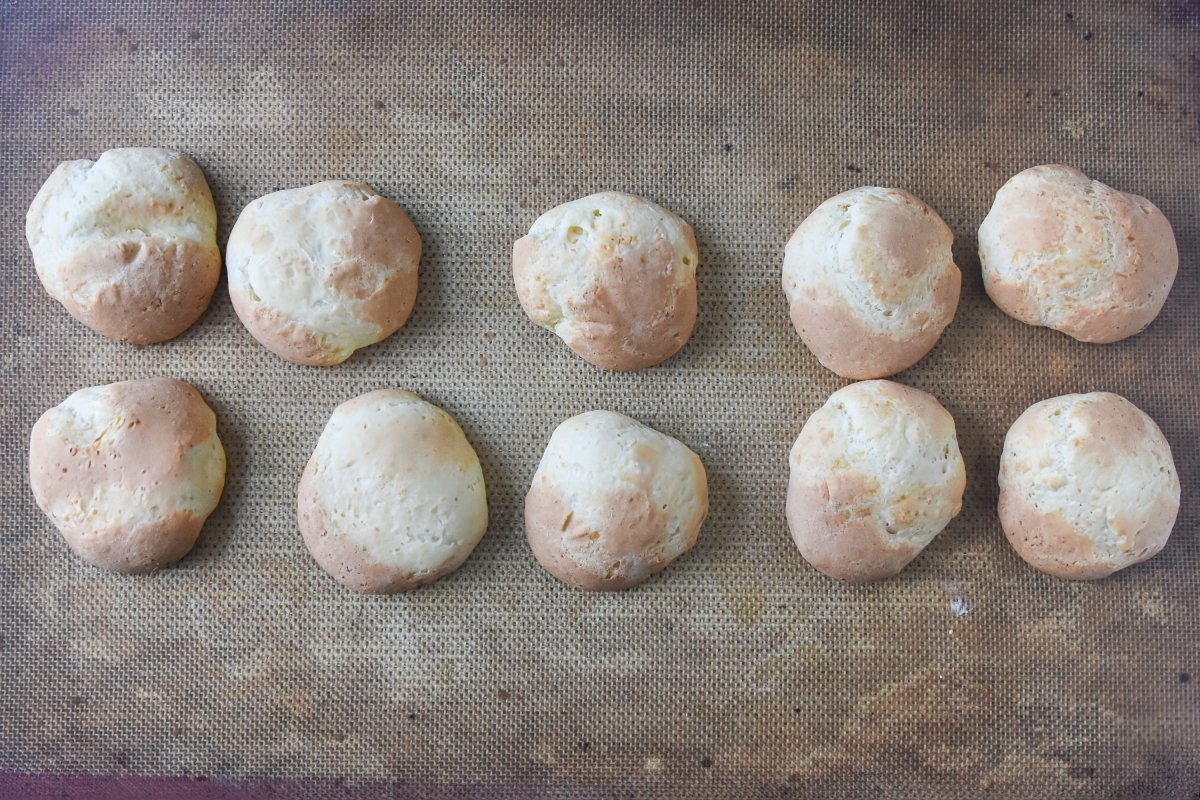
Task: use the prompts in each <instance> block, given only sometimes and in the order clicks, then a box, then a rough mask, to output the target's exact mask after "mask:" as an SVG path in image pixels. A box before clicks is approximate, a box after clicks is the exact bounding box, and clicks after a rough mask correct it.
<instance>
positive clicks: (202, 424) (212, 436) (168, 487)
mask: <svg viewBox="0 0 1200 800" xmlns="http://www.w3.org/2000/svg"><path fill="white" fill-rule="evenodd" d="M29 483H30V485H31V486H32V487H33V495H34V497H35V498H36V500H37V504H38V506H40V507H41V509H42V511H44V512H46V515H47V516H49V517H50V519H51V520H52V521H53V522H54V525H55V527H57V528H58V530H59V531H61V532H62V535H63V537H64V538H65V539H66V540H67V544H68V545H69V546H70V548H71V549H72V550H73V551H75V554H76V555H78V556H79V557H80V558H82V559H83V560H84V561H87V562H88V563H90V564H94V565H96V566H97V567H103V568H104V569H109V570H115V571H117V572H144V571H147V570H152V569H158V568H160V567H165V566H168V565H170V564H174V563H175V562H176V561H178V560H179V559H181V558H183V557H184V556H185V555H187V553H188V551H190V550H191V549H192V545H194V544H195V543H196V538H197V537H198V536H199V535H200V528H201V527H202V526H203V525H204V521H205V520H206V519H207V518H208V515H209V514H211V513H212V511H213V509H215V508H216V507H217V501H218V500H220V498H221V491H222V489H223V488H224V486H225V451H224V449H222V447H221V440H220V439H218V438H217V418H216V416H215V415H214V414H213V412H212V409H210V408H209V407H208V405H207V404H206V403H205V402H204V398H202V397H201V396H200V393H199V392H197V391H196V390H195V389H194V388H193V387H191V386H190V385H188V384H186V383H184V382H183V381H178V380H173V379H170V378H153V379H149V380H138V381H124V382H121V383H112V384H109V385H107V386H93V387H91V388H88V389H80V390H79V391H78V392H75V394H73V395H71V396H70V397H68V398H67V399H66V400H64V401H63V402H62V403H60V404H59V405H57V406H55V407H54V408H52V409H50V410H49V411H47V412H46V413H45V414H43V415H42V416H41V419H39V420H38V421H37V423H36V424H35V425H34V426H33V433H32V435H31V436H30V443H29Z"/></svg>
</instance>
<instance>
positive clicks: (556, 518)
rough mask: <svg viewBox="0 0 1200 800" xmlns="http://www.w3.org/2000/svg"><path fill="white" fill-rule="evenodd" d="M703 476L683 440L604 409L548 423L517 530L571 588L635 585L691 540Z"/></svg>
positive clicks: (701, 509) (702, 503)
mask: <svg viewBox="0 0 1200 800" xmlns="http://www.w3.org/2000/svg"><path fill="white" fill-rule="evenodd" d="M706 516H708V480H707V476H706V475H705V472H704V465H703V464H701V463H700V458H699V457H698V456H697V455H696V454H695V453H693V452H692V451H691V450H689V449H688V448H687V446H686V445H684V444H683V443H682V442H680V441H678V440H676V439H672V438H671V437H670V436H667V435H665V434H662V433H659V432H658V431H656V430H652V429H651V428H647V427H646V426H645V425H642V424H640V423H638V422H635V421H634V420H632V419H630V418H629V417H626V416H622V415H621V414H616V413H614V412H612V411H589V412H587V413H585V414H580V415H579V416H576V417H571V418H570V419H569V420H567V421H566V422H564V423H562V424H561V425H559V426H558V428H557V429H555V431H554V434H553V435H552V436H551V437H550V443H549V444H548V445H547V446H546V452H545V454H544V455H543V456H542V460H541V463H540V464H538V468H537V472H536V474H534V476H533V485H532V486H531V487H530V489H529V494H528V495H526V497H525V534H526V536H527V537H528V538H529V546H530V548H532V550H533V555H534V556H535V557H536V558H537V560H538V563H540V564H541V565H542V566H543V567H544V568H545V569H546V571H547V572H549V573H550V574H551V575H553V576H554V577H555V578H558V579H559V580H560V581H562V582H563V583H565V584H567V585H569V586H573V587H575V588H577V589H586V590H591V591H607V590H612V589H626V588H628V587H630V586H636V585H637V584H639V583H642V582H643V581H645V580H647V579H648V578H650V577H651V576H653V575H655V574H656V573H658V572H660V571H661V570H663V569H664V568H666V566H667V565H668V564H670V563H671V562H672V561H673V560H675V559H676V558H678V557H679V556H681V555H682V554H684V553H686V552H687V551H688V550H690V549H691V548H692V545H694V544H695V543H696V536H697V534H698V533H699V531H700V525H701V524H702V523H703V522H704V519H705V517H706Z"/></svg>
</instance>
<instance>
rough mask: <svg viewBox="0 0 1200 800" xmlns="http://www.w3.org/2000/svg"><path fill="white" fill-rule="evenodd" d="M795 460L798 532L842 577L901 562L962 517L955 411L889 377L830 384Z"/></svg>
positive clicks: (878, 574) (793, 510)
mask: <svg viewBox="0 0 1200 800" xmlns="http://www.w3.org/2000/svg"><path fill="white" fill-rule="evenodd" d="M790 462H791V481H790V483H789V484H788V494H787V520H788V527H789V528H790V529H791V532H792V538H793V539H794V540H795V542H796V546H797V547H798V548H799V549H800V553H801V555H803V556H804V558H805V559H806V560H807V561H808V562H809V563H810V564H812V565H813V566H814V567H816V568H817V569H819V570H820V571H821V572H823V573H825V574H826V575H828V576H830V577H832V578H840V579H841V580H846V581H872V580H877V579H879V578H886V577H889V576H891V575H895V574H896V573H898V572H900V570H902V569H904V567H905V566H906V565H907V564H908V562H910V561H912V560H913V559H914V558H916V557H917V555H919V554H920V552H921V551H922V550H924V549H925V546H926V545H928V544H929V543H930V542H931V541H933V538H934V537H935V536H937V535H938V534H939V533H940V532H941V531H942V529H943V528H945V527H946V525H947V524H948V523H949V522H950V520H951V519H953V518H954V517H955V516H957V515H958V512H959V510H960V509H961V508H962V497H963V490H964V489H965V488H966V482H967V474H966V467H965V466H964V465H963V459H962V455H961V454H960V453H959V451H958V439H957V437H956V436H955V431H954V420H953V419H951V417H950V413H949V412H948V411H946V409H944V408H943V407H942V405H941V403H939V402H938V401H937V399H936V398H934V397H933V396H932V395H929V394H926V393H925V392H922V391H920V390H919V389H913V388H910V387H908V386H902V385H900V384H898V383H893V382H891V381H882V380H877V381H863V382H861V383H852V384H850V385H849V386H847V387H845V388H843V389H839V390H838V391H836V392H834V393H833V394H832V395H831V396H830V397H829V400H828V401H826V403H825V405H824V406H822V407H821V408H819V409H817V411H816V413H814V414H813V415H812V416H811V417H809V418H808V422H806V423H805V424H804V428H803V429H802V430H801V431H800V435H799V436H798V437H797V438H796V443H795V444H794V445H793V446H792V452H791V458H790Z"/></svg>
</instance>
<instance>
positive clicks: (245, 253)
mask: <svg viewBox="0 0 1200 800" xmlns="http://www.w3.org/2000/svg"><path fill="white" fill-rule="evenodd" d="M225 255H226V259H225V260H226V263H227V265H228V266H227V268H228V271H229V296H230V298H232V300H233V308H234V310H235V311H236V312H237V315H238V317H239V318H241V320H242V323H243V324H244V325H245V326H246V328H247V330H249V331H250V333H251V335H252V336H254V338H255V339H257V340H258V341H259V342H260V343H261V344H262V345H263V346H264V347H266V348H267V349H268V350H270V351H271V352H272V353H275V354H276V355H277V356H279V357H280V358H284V359H286V360H288V361H292V362H295V363H297V364H308V365H309V366H316V367H327V366H331V365H333V364H340V363H341V362H343V361H345V360H346V359H347V358H349V357H350V355H351V354H352V353H353V352H354V351H355V350H357V349H358V348H360V347H366V346H367V345H371V344H375V343H376V342H379V341H382V340H383V339H386V338H387V337H389V336H391V335H392V334H393V333H395V332H396V331H397V330H399V329H400V326H402V325H403V324H404V323H405V322H407V321H408V315H409V314H410V313H412V308H413V303H414V302H415V301H416V298H417V265H418V263H419V262H420V261H421V237H420V235H419V234H418V233H417V229H416V228H415V227H413V224H412V221H411V220H410V219H409V218H408V215H407V214H405V213H404V211H403V209H401V208H400V206H398V205H396V204H395V203H393V202H392V201H391V200H389V199H388V198H386V197H383V196H381V195H380V194H378V193H377V192H376V191H375V190H374V189H372V188H371V187H370V186H367V185H365V184H362V183H351V182H350V181H325V182H324V183H318V184H314V185H312V186H305V187H302V188H299V189H285V190H284V191H281V192H275V193H273V194H269V195H267V196H265V197H260V198H258V199H257V200H255V201H254V202H252V203H250V205H248V206H246V208H245V209H244V210H243V211H242V213H241V216H239V217H238V220H237V223H236V224H235V225H234V226H233V230H232V231H231V232H230V234H229V246H228V248H227V249H226V251H225Z"/></svg>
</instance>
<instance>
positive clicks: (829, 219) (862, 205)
mask: <svg viewBox="0 0 1200 800" xmlns="http://www.w3.org/2000/svg"><path fill="white" fill-rule="evenodd" d="M953 241H954V237H953V235H952V234H951V233H950V228H948V227H947V226H946V223H945V222H943V221H942V218H941V217H939V216H938V215H937V212H936V211H934V210H933V209H931V208H930V207H929V206H927V205H925V203H923V202H922V201H920V200H918V199H917V198H916V197H913V196H912V195H911V194H909V193H908V192H905V191H902V190H900V189H884V188H880V187H877V186H863V187H861V188H858V189H851V190H850V191H848V192H843V193H842V194H839V195H837V196H836V197H831V198H830V199H828V200H826V201H825V202H824V203H822V204H821V205H820V206H818V207H817V209H816V210H815V211H813V213H812V214H810V215H809V216H808V218H807V219H805V220H804V222H802V223H800V227H799V228H797V229H796V232H795V233H794V234H793V235H792V238H791V239H790V240H789V241H788V243H787V247H786V248H785V250H784V257H783V289H784V292H785V293H786V295H787V299H788V304H789V312H790V314H791V318H792V324H793V325H794V326H795V328H796V332H797V333H799V334H800V338H801V339H803V340H804V343H805V344H806V345H808V348H809V349H810V350H812V352H813V355H815V356H816V357H817V360H818V361H820V362H821V364H823V365H824V366H825V367H827V368H828V369H831V370H833V371H834V372H836V373H837V374H838V375H841V376H842V377H843V378H856V379H860V378H882V377H885V376H887V375H893V374H895V373H897V372H900V371H901V370H904V369H907V368H909V367H911V366H912V365H913V364H915V363H917V362H918V361H919V360H921V358H923V357H924V356H925V354H926V353H928V352H929V351H930V350H932V349H933V346H934V345H935V344H937V341H938V339H939V338H940V337H941V335H942V331H943V330H945V328H946V326H947V325H949V324H950V321H951V320H953V319H954V312H955V310H956V309H957V308H958V295H959V291H960V288H961V285H962V274H961V273H960V272H959V270H958V267H956V266H955V265H954V258H953V256H952V255H951V253H950V245H951V243H952V242H953Z"/></svg>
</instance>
